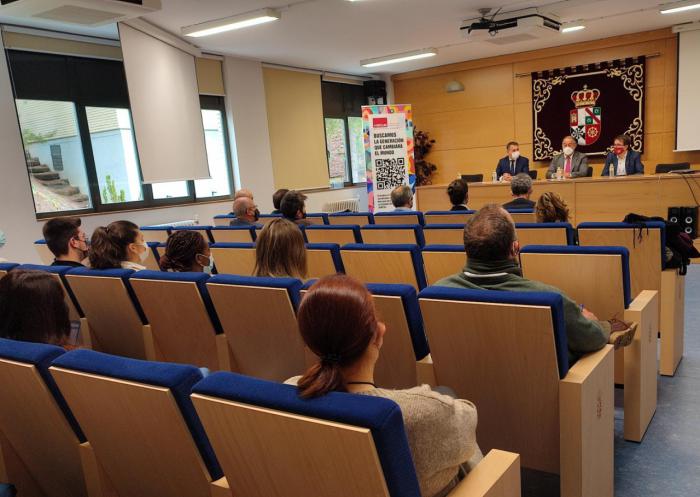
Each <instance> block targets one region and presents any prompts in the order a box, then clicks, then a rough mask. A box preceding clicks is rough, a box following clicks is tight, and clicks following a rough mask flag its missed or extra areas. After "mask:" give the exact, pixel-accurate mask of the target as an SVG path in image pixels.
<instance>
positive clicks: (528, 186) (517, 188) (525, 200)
mask: <svg viewBox="0 0 700 497" xmlns="http://www.w3.org/2000/svg"><path fill="white" fill-rule="evenodd" d="M510 191H511V193H512V194H513V200H511V201H510V202H508V203H507V204H503V208H504V209H506V210H511V209H533V208H534V207H535V202H533V201H532V200H530V195H532V178H531V177H530V175H528V174H524V173H521V174H518V175H516V176H515V177H514V178H513V180H512V181H511V182H510Z"/></svg>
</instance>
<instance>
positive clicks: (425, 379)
mask: <svg viewBox="0 0 700 497" xmlns="http://www.w3.org/2000/svg"><path fill="white" fill-rule="evenodd" d="M416 379H417V380H418V384H419V385H430V386H431V387H435V386H437V378H436V377H435V369H434V368H433V358H432V357H431V355H430V354H428V355H427V356H425V357H424V358H423V359H421V360H420V361H417V362H416Z"/></svg>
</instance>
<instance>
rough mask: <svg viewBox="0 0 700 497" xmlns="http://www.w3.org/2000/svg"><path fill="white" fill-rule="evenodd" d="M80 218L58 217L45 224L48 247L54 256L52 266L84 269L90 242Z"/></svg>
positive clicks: (44, 229) (45, 238) (44, 230)
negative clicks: (83, 262)
mask: <svg viewBox="0 0 700 497" xmlns="http://www.w3.org/2000/svg"><path fill="white" fill-rule="evenodd" d="M80 224H81V221H80V218H79V217H57V218H55V219H50V220H49V221H47V222H46V224H44V228H43V229H42V232H43V233H44V240H45V241H46V246H47V247H48V248H49V250H50V251H51V253H52V254H53V255H54V257H55V258H54V261H53V263H52V264H51V265H52V266H71V267H83V264H82V261H84V260H85V258H86V257H87V255H88V248H89V247H88V242H87V236H86V235H85V232H84V231H83V230H82V228H81V227H80Z"/></svg>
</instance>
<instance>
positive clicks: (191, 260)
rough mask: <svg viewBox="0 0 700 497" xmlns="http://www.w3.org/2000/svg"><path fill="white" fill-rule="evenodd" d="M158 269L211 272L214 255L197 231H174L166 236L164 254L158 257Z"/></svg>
mask: <svg viewBox="0 0 700 497" xmlns="http://www.w3.org/2000/svg"><path fill="white" fill-rule="evenodd" d="M159 264H160V269H161V270H162V271H171V272H174V273H186V272H193V273H201V272H205V273H208V274H211V272H212V270H213V269H214V256H213V255H211V251H210V250H209V243H207V241H206V240H205V239H204V237H203V236H202V234H201V233H199V232H197V231H189V230H184V231H176V232H175V233H173V234H172V235H170V236H169V237H168V241H167V243H166V244H165V254H163V256H162V257H161V258H160V263H159Z"/></svg>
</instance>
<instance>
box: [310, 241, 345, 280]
mask: <svg viewBox="0 0 700 497" xmlns="http://www.w3.org/2000/svg"><path fill="white" fill-rule="evenodd" d="M306 265H307V270H308V274H307V275H306V277H307V278H308V279H317V278H322V277H323V276H328V275H329V274H336V273H339V272H341V273H342V272H343V263H342V261H341V259H340V247H339V246H338V244H335V243H307V244H306Z"/></svg>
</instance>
